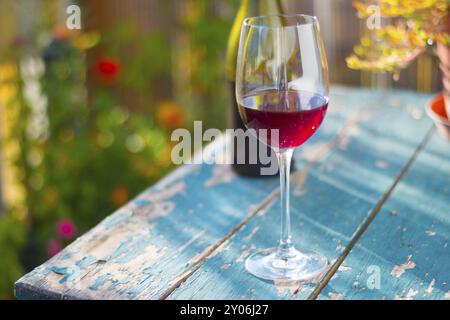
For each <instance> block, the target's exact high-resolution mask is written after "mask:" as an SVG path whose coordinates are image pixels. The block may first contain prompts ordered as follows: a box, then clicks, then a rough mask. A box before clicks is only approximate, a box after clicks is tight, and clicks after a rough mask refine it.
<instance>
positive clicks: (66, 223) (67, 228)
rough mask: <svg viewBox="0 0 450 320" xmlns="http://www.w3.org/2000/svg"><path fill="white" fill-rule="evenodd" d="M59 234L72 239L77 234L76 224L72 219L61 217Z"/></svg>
mask: <svg viewBox="0 0 450 320" xmlns="http://www.w3.org/2000/svg"><path fill="white" fill-rule="evenodd" d="M57 227H58V234H59V235H60V236H61V237H62V238H64V239H71V238H73V236H74V235H75V224H74V223H73V221H72V220H69V219H61V220H59V221H58V225H57Z"/></svg>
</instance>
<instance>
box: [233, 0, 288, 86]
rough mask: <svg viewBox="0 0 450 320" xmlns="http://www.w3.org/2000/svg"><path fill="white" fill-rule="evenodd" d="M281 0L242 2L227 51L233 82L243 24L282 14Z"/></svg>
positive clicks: (243, 0)
mask: <svg viewBox="0 0 450 320" xmlns="http://www.w3.org/2000/svg"><path fill="white" fill-rule="evenodd" d="M282 13H283V7H282V5H281V0H241V5H240V7H239V10H238V12H237V15H236V18H235V20H234V24H233V28H232V30H231V34H230V38H229V42H228V51H227V76H228V79H230V80H233V79H234V78H235V76H236V58H237V50H238V46H239V36H240V33H241V26H242V22H243V21H244V19H245V18H248V17H254V16H263V15H269V14H282Z"/></svg>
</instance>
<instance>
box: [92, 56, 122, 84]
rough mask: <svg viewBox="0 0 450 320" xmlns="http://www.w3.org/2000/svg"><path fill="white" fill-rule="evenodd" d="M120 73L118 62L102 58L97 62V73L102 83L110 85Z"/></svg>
mask: <svg viewBox="0 0 450 320" xmlns="http://www.w3.org/2000/svg"><path fill="white" fill-rule="evenodd" d="M120 71H121V65H120V62H119V60H117V59H114V58H102V59H100V60H99V61H98V62H97V72H98V75H99V79H100V81H101V82H102V83H106V84H112V83H115V82H116V81H117V79H118V78H119V75H120Z"/></svg>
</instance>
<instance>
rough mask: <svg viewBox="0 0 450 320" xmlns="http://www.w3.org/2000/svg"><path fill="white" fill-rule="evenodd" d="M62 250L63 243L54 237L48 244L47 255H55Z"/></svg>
mask: <svg viewBox="0 0 450 320" xmlns="http://www.w3.org/2000/svg"><path fill="white" fill-rule="evenodd" d="M60 251H61V245H60V244H59V242H58V241H57V240H55V239H52V240H50V241H49V242H48V245H47V255H48V256H49V257H53V256H54V255H55V254H57V253H58V252H60Z"/></svg>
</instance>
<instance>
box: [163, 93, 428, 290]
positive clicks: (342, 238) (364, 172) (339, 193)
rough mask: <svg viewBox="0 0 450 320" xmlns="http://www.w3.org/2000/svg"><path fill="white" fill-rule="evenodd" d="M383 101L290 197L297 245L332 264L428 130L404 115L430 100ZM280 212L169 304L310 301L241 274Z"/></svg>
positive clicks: (228, 248)
mask: <svg viewBox="0 0 450 320" xmlns="http://www.w3.org/2000/svg"><path fill="white" fill-rule="evenodd" d="M380 97H381V100H380V101H379V102H380V103H379V105H378V106H377V107H375V108H374V109H373V110H372V114H371V115H370V117H368V118H367V119H364V120H363V121H361V123H358V125H356V126H353V128H352V130H351V131H352V132H353V134H352V135H348V136H345V137H343V139H341V140H340V141H339V146H340V148H339V149H338V150H336V151H335V152H332V153H331V154H330V155H329V156H328V157H326V158H324V159H321V160H320V161H318V162H317V163H316V165H314V166H309V167H305V168H303V169H301V170H300V171H299V172H298V173H297V174H296V175H297V178H298V179H299V181H300V182H301V188H300V189H298V188H296V189H297V190H300V193H299V194H298V195H297V196H296V197H293V199H292V215H293V221H294V224H295V223H297V225H296V226H295V228H294V233H295V237H296V240H297V243H299V244H301V245H302V246H304V247H307V248H310V249H314V250H318V251H320V252H322V253H324V254H325V255H327V256H328V257H330V259H331V260H334V259H336V258H338V257H339V255H340V254H341V252H342V250H343V249H344V248H345V246H346V245H348V243H349V242H350V241H351V239H352V236H353V234H354V232H355V231H356V230H357V229H358V228H359V226H360V225H361V223H362V222H363V221H364V220H365V218H366V217H367V215H368V213H370V211H371V210H372V209H373V208H374V207H375V206H376V205H377V203H378V201H379V199H380V198H382V196H383V194H384V192H385V191H386V190H387V189H389V187H390V186H391V185H392V183H393V182H394V181H395V179H396V177H397V176H398V174H399V173H400V172H401V170H402V168H403V166H404V165H405V163H406V162H407V161H408V160H409V159H410V157H411V156H412V155H413V154H414V152H415V150H416V148H417V144H418V143H419V142H420V141H421V139H423V137H424V136H425V135H426V133H427V132H428V131H429V129H430V128H431V123H430V122H429V121H428V120H427V119H425V118H424V117H423V116H421V117H419V116H417V114H415V115H413V114H411V113H410V112H409V110H411V108H413V104H414V108H415V110H416V109H417V110H419V109H418V108H420V106H421V105H423V104H424V103H425V101H426V100H427V99H428V97H427V96H423V95H415V94H406V93H398V94H387V95H385V96H380ZM361 100H363V99H361ZM392 101H399V104H398V105H397V104H395V103H393V102H392ZM365 103H367V101H366V102H365ZM347 107H348V108H352V107H353V105H351V104H349V105H347ZM415 118H417V119H415ZM392 119H395V122H396V126H398V127H401V128H402V131H401V132H400V131H399V130H396V129H395V128H394V127H392V123H393V120H392ZM294 194H295V191H294ZM278 207H279V205H278V203H275V204H274V205H273V206H271V207H270V208H266V209H264V210H262V212H261V213H260V214H258V215H257V216H256V217H255V218H254V219H253V220H251V221H250V222H249V223H248V224H247V225H246V226H245V228H243V229H242V230H240V232H238V233H237V234H236V235H235V236H233V237H232V238H231V239H230V240H229V241H228V242H227V243H225V244H223V246H222V247H221V248H220V250H218V252H216V253H215V254H214V255H212V256H210V257H208V258H207V259H206V260H205V262H204V265H203V266H202V268H200V269H199V270H198V271H196V272H195V273H194V274H193V275H192V276H191V277H190V278H188V279H187V281H186V282H185V283H183V284H182V285H181V286H180V287H179V288H178V289H177V290H175V291H174V292H173V293H172V294H171V295H170V296H169V298H170V299H183V298H184V299H191V298H192V299H241V298H247V299H286V298H292V297H295V298H306V297H308V295H309V294H310V293H311V291H312V289H313V288H314V285H300V284H292V283H290V284H280V283H275V284H273V283H271V282H265V281H261V280H258V279H256V278H254V277H252V276H251V275H249V274H248V273H247V272H246V271H245V267H244V261H245V258H246V257H247V256H248V255H249V254H251V252H253V251H254V250H255V249H257V248H265V247H270V246H273V245H274V244H276V242H277V238H278V226H279V213H278V211H279V209H278ZM297 228H298V230H297Z"/></svg>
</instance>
